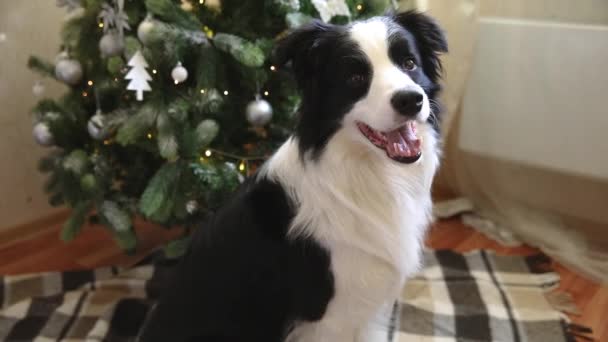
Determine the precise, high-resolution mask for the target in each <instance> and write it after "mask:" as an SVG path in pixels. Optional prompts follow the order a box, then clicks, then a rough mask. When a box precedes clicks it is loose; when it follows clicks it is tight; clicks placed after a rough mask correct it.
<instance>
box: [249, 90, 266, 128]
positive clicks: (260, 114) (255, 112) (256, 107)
mask: <svg viewBox="0 0 608 342" xmlns="http://www.w3.org/2000/svg"><path fill="white" fill-rule="evenodd" d="M271 119H272V106H271V105H270V103H268V101H266V100H264V99H261V98H259V97H258V98H257V99H256V100H255V101H251V102H250V103H249V104H248V105H247V121H249V123H250V124H252V125H253V126H257V127H260V126H264V125H266V124H267V123H269V122H270V120H271Z"/></svg>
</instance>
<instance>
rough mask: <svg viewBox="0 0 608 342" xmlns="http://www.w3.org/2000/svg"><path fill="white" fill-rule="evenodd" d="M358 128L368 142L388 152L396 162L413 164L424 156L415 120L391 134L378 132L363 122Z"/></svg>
mask: <svg viewBox="0 0 608 342" xmlns="http://www.w3.org/2000/svg"><path fill="white" fill-rule="evenodd" d="M357 127H359V130H360V131H361V133H363V135H364V136H365V137H366V138H367V140H369V141H370V142H371V143H372V144H374V145H375V146H376V147H378V148H381V149H383V150H384V151H386V155H387V156H388V157H389V158H391V159H393V160H395V161H398V162H400V163H405V164H411V163H415V162H416V161H418V159H420V157H421V156H422V148H421V141H420V139H419V138H418V136H417V135H416V133H417V132H416V122H415V121H414V120H410V121H408V122H406V123H405V125H403V126H401V127H399V128H398V129H395V130H393V131H389V132H380V131H377V130H375V129H373V128H371V127H369V126H368V125H366V124H364V123H363V122H357Z"/></svg>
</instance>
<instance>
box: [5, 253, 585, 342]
mask: <svg viewBox="0 0 608 342" xmlns="http://www.w3.org/2000/svg"><path fill="white" fill-rule="evenodd" d="M425 259H426V263H425V265H426V267H425V268H424V269H423V270H422V272H421V273H420V274H419V275H418V276H417V277H416V278H414V279H412V280H410V281H409V282H408V283H407V286H406V287H405V289H404V290H403V295H402V298H401V300H400V302H399V303H398V305H396V306H395V307H396V310H395V314H394V317H393V322H392V323H393V324H392V326H393V327H392V329H393V331H392V332H391V336H390V337H389V340H393V341H439V342H443V341H446V342H447V341H552V342H559V341H573V338H574V336H575V334H577V333H580V332H581V331H580V330H573V328H572V326H571V325H569V324H567V323H566V320H565V318H564V316H563V315H562V314H561V313H560V312H558V311H555V310H554V309H553V308H552V307H551V306H550V304H549V302H548V300H547V299H546V296H545V295H546V294H547V292H548V291H549V290H551V289H553V288H554V287H555V286H556V285H557V283H558V281H559V278H558V276H557V275H556V274H555V273H553V272H549V271H548V270H547V269H546V268H545V269H542V267H540V266H541V265H543V264H546V261H547V260H546V259H545V258H543V257H542V256H532V257H505V256H497V255H494V254H493V253H491V252H487V251H477V252H473V253H469V254H466V255H462V254H456V253H453V252H449V251H427V252H425ZM154 260H156V261H155V262H153V263H152V262H151V260H147V261H146V262H144V263H142V264H140V265H137V266H136V267H133V268H130V269H124V270H119V269H117V268H101V269H97V270H92V271H77V272H64V273H44V274H33V275H22V276H6V277H3V278H0V304H1V305H2V310H1V311H0V340H2V341H58V340H60V341H117V342H120V341H133V340H134V337H135V336H136V335H137V333H138V331H139V328H140V327H141V325H142V322H143V321H144V320H145V317H146V314H147V312H148V311H149V309H150V307H151V305H152V304H153V302H154V298H157V297H158V294H159V292H160V291H161V290H162V287H163V284H164V283H166V280H167V279H168V277H170V276H171V272H172V269H173V268H174V267H173V266H174V262H170V261H166V260H160V261H159V260H158V258H154ZM582 332H585V331H582ZM336 342H342V341H336Z"/></svg>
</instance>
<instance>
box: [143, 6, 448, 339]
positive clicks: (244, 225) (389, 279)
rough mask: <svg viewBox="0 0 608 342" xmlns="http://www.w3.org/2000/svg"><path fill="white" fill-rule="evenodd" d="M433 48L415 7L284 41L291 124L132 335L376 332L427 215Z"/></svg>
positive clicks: (437, 47) (433, 145) (440, 42)
mask: <svg viewBox="0 0 608 342" xmlns="http://www.w3.org/2000/svg"><path fill="white" fill-rule="evenodd" d="M442 52H447V43H446V40H445V37H444V35H443V33H442V30H441V29H440V28H439V27H438V26H437V24H436V23H435V22H434V21H433V20H432V19H431V18H429V17H427V16H426V15H424V14H421V13H418V12H407V13H402V14H395V15H390V16H383V17H376V18H372V19H369V20H366V21H361V22H355V23H353V24H350V25H348V26H334V25H329V24H324V23H318V22H317V23H314V24H311V25H308V26H306V27H303V28H301V29H298V30H296V31H295V32H293V33H291V34H290V35H289V36H288V37H287V38H285V39H284V40H283V41H282V42H281V44H280V46H279V48H278V50H277V57H278V60H279V62H280V63H281V64H282V65H285V64H288V63H291V67H292V68H293V71H294V73H295V77H296V80H297V82H298V85H299V88H300V90H301V94H302V104H301V108H300V112H299V115H300V117H299V123H298V125H297V128H296V130H295V133H294V135H293V136H292V137H291V138H290V139H289V140H287V142H285V143H284V144H283V146H282V147H281V148H280V149H279V150H278V151H277V152H276V153H275V154H274V156H272V158H271V159H269V160H268V161H267V162H266V164H265V165H264V166H263V167H262V168H261V170H260V171H259V172H258V174H257V175H256V176H255V177H252V178H251V179H249V180H248V181H246V182H245V183H244V184H243V185H242V187H241V188H240V190H239V191H238V192H237V194H236V195H235V197H234V198H233V199H232V200H231V201H230V202H229V203H228V204H227V205H226V206H224V207H223V208H222V209H221V210H220V211H219V212H218V213H217V214H216V215H215V216H214V217H213V218H212V219H210V222H208V224H207V225H205V226H204V227H202V228H201V229H199V230H198V231H197V232H196V234H195V235H194V237H193V240H192V242H191V246H190V248H189V251H188V252H187V254H186V255H185V257H184V258H183V260H182V261H181V263H180V267H179V270H178V271H177V273H176V275H175V278H174V279H173V283H172V285H171V286H170V287H169V288H168V289H167V290H166V293H165V294H164V296H163V297H162V298H161V299H160V301H159V303H158V305H157V306H156V307H155V308H154V309H153V311H152V312H151V314H150V317H149V319H148V321H147V323H146V325H145V327H144V332H143V334H142V336H141V340H143V341H163V342H174V341H176V342H181V341H204V342H251V341H253V342H386V341H387V340H388V333H387V325H388V323H389V315H390V313H391V310H392V307H393V305H394V303H395V300H396V299H397V298H398V297H399V294H400V291H401V289H402V287H403V285H404V282H405V281H406V279H407V278H408V276H411V275H412V273H414V272H416V270H418V268H419V266H420V258H421V248H422V239H423V235H424V233H425V230H426V228H427V226H428V225H429V222H430V214H431V195H430V188H431V183H432V180H433V176H434V174H435V170H436V169H437V166H438V164H439V147H438V142H437V134H436V130H437V125H438V122H437V117H436V114H437V113H436V112H435V111H434V110H435V109H436V107H435V106H434V104H436V103H437V102H435V100H436V97H437V95H438V92H439V85H438V81H439V76H440V72H441V63H440V60H439V54H440V53H442Z"/></svg>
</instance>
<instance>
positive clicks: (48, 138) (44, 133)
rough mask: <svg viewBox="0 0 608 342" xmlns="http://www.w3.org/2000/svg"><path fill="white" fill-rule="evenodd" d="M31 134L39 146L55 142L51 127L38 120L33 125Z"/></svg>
mask: <svg viewBox="0 0 608 342" xmlns="http://www.w3.org/2000/svg"><path fill="white" fill-rule="evenodd" d="M32 135H33V136H34V140H36V142H37V143H38V144H39V145H40V146H52V145H53V144H54V143H55V139H53V134H52V133H51V129H50V128H49V126H48V125H47V124H46V123H44V122H38V123H37V124H35V125H34V129H33V130H32Z"/></svg>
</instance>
